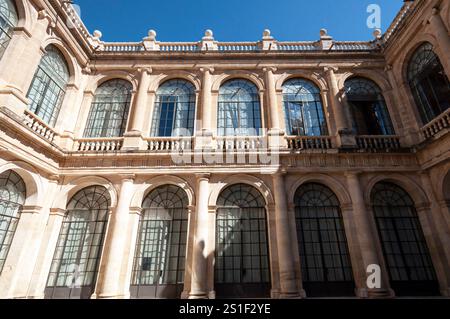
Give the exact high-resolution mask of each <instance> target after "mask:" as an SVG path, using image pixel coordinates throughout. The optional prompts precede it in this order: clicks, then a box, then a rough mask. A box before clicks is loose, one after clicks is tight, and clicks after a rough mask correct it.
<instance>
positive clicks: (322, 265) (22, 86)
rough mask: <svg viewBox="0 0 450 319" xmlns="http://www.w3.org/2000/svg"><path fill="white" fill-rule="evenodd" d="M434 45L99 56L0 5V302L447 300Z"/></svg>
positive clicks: (413, 32)
mask: <svg viewBox="0 0 450 319" xmlns="http://www.w3.org/2000/svg"><path fill="white" fill-rule="evenodd" d="M449 32H450V2H449V1H443V0H441V1H439V0H427V1H425V0H416V1H405V3H404V5H403V7H402V9H401V11H400V12H399V13H398V15H397V17H396V18H395V20H394V21H393V22H392V24H391V26H390V27H389V29H388V30H387V31H386V32H385V33H384V34H381V33H380V32H375V33H374V36H375V38H374V40H373V41H371V42H339V41H335V40H333V38H332V37H331V36H330V35H328V33H327V31H326V30H321V32H320V39H319V40H318V41H314V42H280V41H277V40H276V39H275V38H274V37H272V36H271V34H270V31H269V30H265V31H264V34H263V38H262V39H261V40H260V41H258V42H245V43H224V42H219V41H216V40H215V39H214V37H213V33H212V32H211V31H209V30H208V31H206V32H205V36H204V37H203V38H202V39H201V41H199V42H193V43H168V42H160V41H158V40H157V38H156V32H154V31H150V32H149V34H148V36H147V37H145V38H144V39H143V40H142V42H139V43H107V42H104V41H102V40H101V33H100V32H99V31H96V32H94V34H90V33H89V32H88V31H87V29H86V27H85V26H84V24H83V23H82V21H81V20H80V18H79V17H78V16H77V14H76V12H75V11H74V9H73V7H72V5H71V4H70V3H69V2H68V1H60V0H0V57H1V59H0V245H1V246H0V249H1V250H0V271H1V275H0V297H1V298H226V297H258V298H264V297H271V298H308V297H318V296H348V297H352V296H353V297H360V298H367V297H371V298H386V297H395V296H411V295H415V296H417V295H418V296H424V295H433V296H439V295H441V296H449V295H450V238H449V235H450V161H449V154H450V134H449V124H450V110H449V106H450V85H449V78H450V38H449ZM371 274H373V275H374V276H372V277H371V276H370V275H371ZM377 275H379V276H378V277H379V278H378V277H377ZM378 279H379V280H378Z"/></svg>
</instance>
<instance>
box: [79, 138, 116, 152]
mask: <svg viewBox="0 0 450 319" xmlns="http://www.w3.org/2000/svg"><path fill="white" fill-rule="evenodd" d="M122 145H123V138H85V139H79V140H76V141H75V144H74V150H75V151H76V152H115V151H120V150H121V149H122Z"/></svg>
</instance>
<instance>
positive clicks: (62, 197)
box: [53, 176, 117, 210]
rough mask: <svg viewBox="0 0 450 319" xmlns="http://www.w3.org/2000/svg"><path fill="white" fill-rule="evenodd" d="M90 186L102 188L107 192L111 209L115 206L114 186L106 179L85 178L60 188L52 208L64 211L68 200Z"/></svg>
mask: <svg viewBox="0 0 450 319" xmlns="http://www.w3.org/2000/svg"><path fill="white" fill-rule="evenodd" d="M90 186H103V187H105V188H106V189H107V190H108V193H109V196H110V199H111V207H115V206H116V205H117V190H116V188H115V187H114V185H113V184H112V183H111V182H110V181H109V180H108V179H106V178H103V177H99V176H85V177H80V178H76V179H74V180H72V181H70V182H69V183H67V184H65V185H62V186H61V187H60V192H59V196H58V197H57V199H56V201H55V202H54V204H53V208H59V209H62V210H65V209H66V207H67V204H68V202H69V201H70V199H71V198H72V197H73V196H74V195H75V194H76V193H78V192H79V191H80V190H82V189H84V188H86V187H90Z"/></svg>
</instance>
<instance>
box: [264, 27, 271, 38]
mask: <svg viewBox="0 0 450 319" xmlns="http://www.w3.org/2000/svg"><path fill="white" fill-rule="evenodd" d="M270 34H271V32H270V30H269V29H265V30H264V31H263V37H265V38H268V37H270Z"/></svg>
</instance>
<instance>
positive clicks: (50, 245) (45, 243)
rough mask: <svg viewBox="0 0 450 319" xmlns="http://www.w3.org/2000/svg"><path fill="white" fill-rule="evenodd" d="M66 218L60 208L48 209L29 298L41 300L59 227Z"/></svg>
mask: <svg viewBox="0 0 450 319" xmlns="http://www.w3.org/2000/svg"><path fill="white" fill-rule="evenodd" d="M65 216H66V210H64V209H61V208H52V209H50V215H49V217H48V221H47V225H46V228H45V231H44V234H43V236H42V245H41V248H40V249H39V257H38V260H37V262H36V267H35V270H34V273H33V280H32V282H31V285H30V292H29V296H28V297H30V298H33V299H43V298H44V293H45V288H46V286H47V279H48V273H49V272H50V267H51V265H52V262H53V255H54V254H55V249H56V245H57V243H58V238H59V234H60V232H61V226H62V223H63V221H64V218H65Z"/></svg>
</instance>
